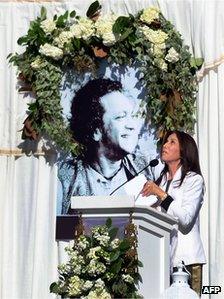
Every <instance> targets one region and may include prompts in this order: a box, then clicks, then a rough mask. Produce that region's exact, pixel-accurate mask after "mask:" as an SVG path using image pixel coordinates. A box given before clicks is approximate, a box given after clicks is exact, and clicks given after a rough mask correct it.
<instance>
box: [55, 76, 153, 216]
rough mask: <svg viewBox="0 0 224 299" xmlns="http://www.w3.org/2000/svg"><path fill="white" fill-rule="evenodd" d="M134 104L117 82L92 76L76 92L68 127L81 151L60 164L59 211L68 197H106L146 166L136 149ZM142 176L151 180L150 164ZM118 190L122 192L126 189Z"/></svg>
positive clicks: (137, 127) (137, 129)
mask: <svg viewBox="0 0 224 299" xmlns="http://www.w3.org/2000/svg"><path fill="white" fill-rule="evenodd" d="M138 106H139V105H137V103H136V101H135V100H134V99H133V98H131V97H130V96H127V95H125V93H124V92H123V90H122V85H121V83H120V82H118V81H112V80H110V79H103V78H100V79H94V80H90V81H89V82H88V83H87V84H86V85H84V86H83V87H82V88H80V89H79V90H78V92H77V93H76V95H75V97H74V99H73V101H72V106H71V118H70V128H71V131H72V132H73V137H74V139H75V140H76V141H77V142H79V143H81V144H82V145H84V146H85V152H84V154H83V155H82V156H81V157H79V158H75V159H71V160H70V161H67V162H66V163H63V164H62V165H61V166H60V167H59V180H60V182H61V186H62V190H63V201H62V214H66V213H69V212H70V198H71V196H73V195H80V196H90V195H110V194H111V193H112V192H113V191H114V190H115V189H117V188H118V187H119V186H121V185H122V184H123V183H124V182H126V181H127V180H130V179H132V178H133V177H134V176H135V175H136V174H137V173H138V172H139V171H141V170H142V169H143V168H144V167H146V166H147V164H148V159H146V158H145V157H144V156H142V155H141V154H139V153H138V154H137V152H136V147H137V144H138V138H139V133H140V130H141V127H142V125H143V119H142V118H141V117H139V116H137V111H138ZM144 174H145V175H146V176H147V177H148V178H149V179H150V178H151V170H150V168H149V169H146V170H145V171H144ZM116 194H124V188H122V187H121V188H118V191H117V192H116Z"/></svg>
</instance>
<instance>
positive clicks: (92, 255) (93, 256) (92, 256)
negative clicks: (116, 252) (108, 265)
mask: <svg viewBox="0 0 224 299" xmlns="http://www.w3.org/2000/svg"><path fill="white" fill-rule="evenodd" d="M100 250H101V247H100V246H96V247H94V248H90V250H89V253H88V254H87V257H88V258H90V259H98V257H97V255H96V252H98V251H100Z"/></svg>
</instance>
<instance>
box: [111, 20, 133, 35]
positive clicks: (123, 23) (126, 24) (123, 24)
mask: <svg viewBox="0 0 224 299" xmlns="http://www.w3.org/2000/svg"><path fill="white" fill-rule="evenodd" d="M131 25H132V24H131V23H130V18H129V17H124V16H120V17H118V18H117V19H116V21H115V23H114V25H113V33H120V34H122V33H124V31H126V29H128V28H129V29H130V26H131Z"/></svg>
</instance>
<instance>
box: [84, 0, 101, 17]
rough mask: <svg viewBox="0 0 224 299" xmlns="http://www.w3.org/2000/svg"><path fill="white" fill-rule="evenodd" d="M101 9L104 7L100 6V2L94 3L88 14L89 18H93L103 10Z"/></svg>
mask: <svg viewBox="0 0 224 299" xmlns="http://www.w3.org/2000/svg"><path fill="white" fill-rule="evenodd" d="M101 7H102V6H101V5H100V3H99V1H95V2H93V3H92V4H91V5H90V7H89V8H88V10H87V12H86V16H87V18H91V17H93V16H94V15H95V14H96V13H97V12H98V11H99V10H100V9H101Z"/></svg>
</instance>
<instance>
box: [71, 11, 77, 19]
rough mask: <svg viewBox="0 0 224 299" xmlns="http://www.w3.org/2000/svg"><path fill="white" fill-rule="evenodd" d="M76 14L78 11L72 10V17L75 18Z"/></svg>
mask: <svg viewBox="0 0 224 299" xmlns="http://www.w3.org/2000/svg"><path fill="white" fill-rule="evenodd" d="M75 16H76V11H75V10H73V11H71V12H70V18H74V17H75Z"/></svg>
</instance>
